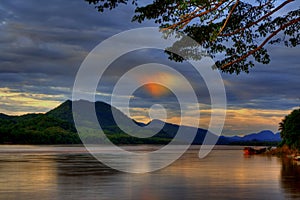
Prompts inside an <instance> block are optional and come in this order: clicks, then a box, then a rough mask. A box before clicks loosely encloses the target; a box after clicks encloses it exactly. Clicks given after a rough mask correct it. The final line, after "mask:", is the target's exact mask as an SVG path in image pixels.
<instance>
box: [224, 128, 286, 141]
mask: <svg viewBox="0 0 300 200" xmlns="http://www.w3.org/2000/svg"><path fill="white" fill-rule="evenodd" d="M280 141H281V137H280V133H273V132H272V131H270V130H264V131H261V132H259V133H251V134H248V135H245V136H243V137H240V136H232V137H225V136H221V137H220V138H219V144H250V143H253V144H264V143H270V144H272V143H274V144H276V143H279V142H280Z"/></svg>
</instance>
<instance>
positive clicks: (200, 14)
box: [162, 0, 226, 31]
mask: <svg viewBox="0 0 300 200" xmlns="http://www.w3.org/2000/svg"><path fill="white" fill-rule="evenodd" d="M225 2H226V0H222V1H220V2H219V3H218V4H216V6H215V7H213V8H211V9H209V10H206V11H203V12H201V13H199V14H196V15H195V14H193V15H192V16H191V15H190V17H187V18H185V19H184V20H181V21H179V22H178V23H175V24H173V25H171V26H168V27H166V28H163V29H162V30H163V31H165V30H168V29H174V28H176V27H178V26H180V25H182V24H188V23H186V22H190V21H192V19H194V18H196V17H201V16H203V15H206V14H208V13H210V12H212V11H215V10H216V9H218V8H219V7H220V6H221V5H222V4H224V3H225Z"/></svg>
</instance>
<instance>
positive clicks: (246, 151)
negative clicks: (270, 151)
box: [244, 147, 267, 155]
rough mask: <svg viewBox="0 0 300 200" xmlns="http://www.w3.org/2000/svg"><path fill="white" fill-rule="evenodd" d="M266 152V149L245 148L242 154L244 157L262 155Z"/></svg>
mask: <svg viewBox="0 0 300 200" xmlns="http://www.w3.org/2000/svg"><path fill="white" fill-rule="evenodd" d="M266 151H267V148H253V147H245V148H244V154H245V155H255V154H262V153H265V152H266Z"/></svg>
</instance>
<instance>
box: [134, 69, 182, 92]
mask: <svg viewBox="0 0 300 200" xmlns="http://www.w3.org/2000/svg"><path fill="white" fill-rule="evenodd" d="M176 80H178V77H176V76H175V75H173V74H170V73H165V72H156V73H152V74H151V73H149V74H147V76H143V77H142V78H139V82H140V83H141V84H143V85H144V89H145V90H146V91H147V92H148V93H149V94H150V95H151V96H153V97H162V96H164V95H167V94H169V93H170V90H172V88H170V87H176V86H177V85H176Z"/></svg>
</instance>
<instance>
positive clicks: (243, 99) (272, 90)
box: [223, 46, 300, 109]
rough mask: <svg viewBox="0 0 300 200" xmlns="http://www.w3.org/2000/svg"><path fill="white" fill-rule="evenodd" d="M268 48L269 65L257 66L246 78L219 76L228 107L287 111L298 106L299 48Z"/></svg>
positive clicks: (299, 81)
mask: <svg viewBox="0 0 300 200" xmlns="http://www.w3.org/2000/svg"><path fill="white" fill-rule="evenodd" d="M268 48H269V52H270V55H271V63H270V64H269V65H257V66H256V67H255V68H253V69H251V71H250V73H249V74H241V75H239V76H232V75H223V77H224V79H225V80H226V81H227V84H226V85H227V87H226V89H227V90H226V91H227V96H228V100H229V104H233V105H235V106H236V105H241V107H247V108H266V109H291V108H293V107H295V106H298V105H299V98H300V95H299V91H300V79H299V77H300V70H299V67H300V66H299V65H300V64H299V58H298V57H299V55H300V48H286V47H280V46H273V47H268Z"/></svg>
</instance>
